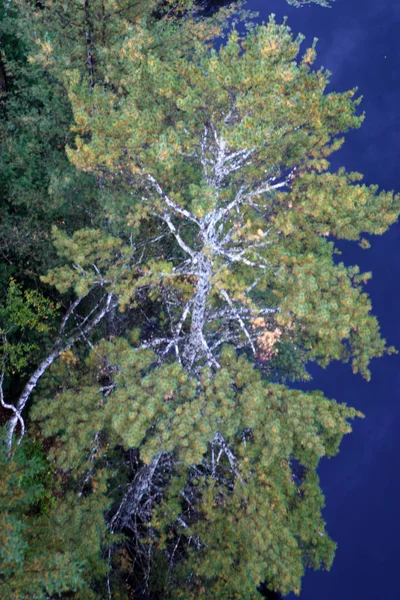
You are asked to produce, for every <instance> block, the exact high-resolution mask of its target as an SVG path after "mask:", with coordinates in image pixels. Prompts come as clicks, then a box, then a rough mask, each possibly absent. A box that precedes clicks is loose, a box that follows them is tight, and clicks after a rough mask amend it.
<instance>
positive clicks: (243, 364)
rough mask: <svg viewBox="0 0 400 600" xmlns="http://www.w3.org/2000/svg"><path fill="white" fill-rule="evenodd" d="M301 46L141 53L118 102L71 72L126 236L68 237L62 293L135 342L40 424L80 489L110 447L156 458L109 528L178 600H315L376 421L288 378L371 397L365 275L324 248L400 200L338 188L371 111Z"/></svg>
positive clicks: (90, 364)
mask: <svg viewBox="0 0 400 600" xmlns="http://www.w3.org/2000/svg"><path fill="white" fill-rule="evenodd" d="M133 39H134V38H133ZM301 42H302V38H301V37H297V38H294V37H293V35H292V33H291V31H290V29H289V27H288V26H287V25H286V23H284V24H282V25H279V24H277V23H276V22H275V20H274V17H271V18H270V21H269V23H268V24H266V25H263V26H261V27H258V28H256V29H255V30H254V31H252V32H251V33H250V34H248V35H247V36H246V37H245V38H243V39H241V38H240V36H239V34H238V33H237V32H236V31H233V32H232V33H231V35H230V37H229V40H228V42H227V44H226V45H225V46H223V47H222V48H221V49H220V50H219V51H218V52H217V51H215V50H208V49H206V48H204V47H203V46H197V47H196V49H195V53H194V54H193V55H192V56H191V60H186V59H185V58H184V57H179V59H177V60H173V59H172V58H171V60H170V61H169V62H168V63H166V62H165V61H164V60H162V59H161V58H160V57H158V56H157V55H156V54H155V53H151V52H149V53H147V54H146V56H145V57H143V56H142V55H139V54H138V53H137V51H136V46H135V45H134V44H133V43H132V44H129V42H127V43H126V44H125V46H124V60H125V61H126V62H127V65H129V73H128V74H127V76H126V78H125V80H124V88H123V90H120V89H105V88H104V86H103V85H101V86H100V85H93V86H92V87H91V86H88V85H87V78H85V77H82V76H80V75H79V73H77V72H74V73H72V72H71V74H70V81H69V90H70V92H69V93H70V100H71V103H72V106H73V109H74V114H75V122H76V126H75V128H76V132H77V133H79V135H78V137H77V138H76V142H75V147H71V148H70V149H69V156H70V158H71V160H72V162H73V163H74V164H75V165H76V167H77V168H78V169H81V170H84V171H88V172H90V173H94V174H95V175H96V177H97V178H98V179H99V181H101V185H102V186H103V187H104V188H105V189H108V188H111V187H112V188H113V190H114V194H115V190H120V199H121V202H120V204H118V195H114V197H113V200H112V210H113V211H114V213H115V218H116V219H122V218H125V220H126V224H125V226H124V227H122V228H121V230H120V234H119V236H118V237H116V236H115V234H112V235H110V236H108V237H105V236H104V235H101V234H100V232H99V231H96V230H94V229H93V230H91V229H85V230H82V231H79V232H76V233H75V234H74V235H73V236H72V237H70V236H68V235H67V234H65V233H64V232H62V231H61V230H59V229H57V230H55V231H54V238H55V243H56V247H57V249H58V252H59V254H60V256H62V257H64V259H65V266H63V267H60V268H58V269H56V270H53V271H51V272H50V273H49V274H48V276H47V277H46V279H45V281H46V282H47V283H49V284H53V285H55V286H56V287H58V289H59V291H60V292H66V291H67V290H68V289H74V290H75V292H76V294H78V295H80V294H85V293H87V290H88V289H90V287H91V286H94V285H98V286H99V285H102V286H104V288H105V289H106V290H107V291H108V293H110V294H111V293H112V294H113V296H115V297H117V298H118V299H119V303H120V308H121V309H122V310H125V311H126V312H127V319H128V321H129V320H130V322H131V323H132V325H133V326H134V327H133V330H132V332H131V334H130V337H129V339H125V340H123V339H113V340H110V341H107V342H101V343H100V344H99V345H97V346H96V347H95V348H94V349H93V352H92V353H91V355H90V356H89V357H88V359H87V362H86V363H85V366H84V370H85V372H86V373H87V375H86V376H85V377H86V379H82V375H77V376H76V378H75V379H74V381H75V382H76V383H73V384H72V386H68V385H65V384H64V392H63V393H62V395H61V398H62V401H61V403H60V404H58V403H56V404H54V403H53V402H52V401H51V395H50V396H48V398H47V399H46V398H45V397H43V399H42V400H41V401H40V402H38V403H37V406H36V408H35V410H34V413H33V414H34V417H35V419H36V420H38V422H39V424H40V427H41V428H42V431H43V433H44V434H45V435H46V436H49V435H55V436H56V437H57V439H59V440H60V441H61V442H62V446H61V448H60V449H58V451H57V454H58V457H59V460H60V461H61V462H60V464H61V465H62V468H64V469H68V468H74V465H76V464H77V463H79V461H80V457H81V455H82V451H83V455H84V456H89V455H90V453H91V451H92V449H93V444H94V440H96V439H103V440H108V443H110V445H111V446H113V445H119V444H121V445H122V446H123V447H124V448H125V449H126V450H129V449H130V448H137V449H138V450H139V454H140V460H141V461H142V463H141V465H139V466H138V467H137V471H135V474H134V476H133V477H132V481H131V483H127V484H126V491H125V493H124V494H123V496H122V498H120V499H119V501H118V502H117V503H116V505H115V506H114V511H113V514H112V516H111V517H110V519H109V526H110V528H111V529H112V531H114V532H117V531H122V530H123V531H125V532H128V534H129V535H130V536H131V538H133V539H134V540H136V545H135V552H136V553H137V554H141V556H142V558H141V560H144V556H145V555H147V556H150V559H148V565H147V568H148V569H149V570H150V578H151V580H152V585H153V587H154V589H155V590H156V589H158V590H159V593H161V595H162V596H163V597H171V598H178V597H184V598H190V597H193V598H197V597H201V596H202V595H203V596H205V597H213V598H239V597H240V598H253V597H255V595H256V594H257V591H256V590H257V586H258V585H259V584H260V583H261V581H263V580H266V581H267V582H268V586H269V588H270V589H275V590H276V589H280V590H281V591H282V592H283V593H287V592H289V591H291V590H292V591H295V592H296V593H298V592H299V589H300V583H301V577H302V576H303V573H304V569H305V568H306V567H308V566H310V567H313V568H321V567H324V568H329V567H330V565H331V563H332V559H333V554H334V543H333V542H332V541H331V540H330V539H329V537H328V536H327V534H326V531H325V529H324V522H323V519H322V517H321V508H322V506H323V495H322V492H321V490H320V488H319V484H318V477H317V474H316V469H317V466H318V462H319V460H320V458H321V457H322V456H332V455H334V454H335V453H336V452H337V450H338V447H339V444H340V441H341V439H342V436H343V434H345V433H348V432H349V431H350V427H349V424H348V420H349V419H351V418H353V417H355V416H360V415H359V413H356V411H354V410H353V409H350V408H347V407H346V406H340V405H337V404H336V403H335V402H333V401H330V400H328V399H326V398H325V397H324V396H323V395H322V394H321V393H319V392H314V393H312V394H306V393H302V392H299V391H296V390H291V389H290V388H288V387H286V386H284V385H281V384H279V383H277V382H276V377H277V374H279V373H280V376H281V377H283V378H284V379H285V377H287V376H289V375H291V376H292V377H295V376H296V377H303V378H306V377H307V372H306V370H305V365H306V363H307V362H309V361H317V362H318V363H319V364H321V365H323V366H326V365H328V364H329V363H330V362H331V361H332V360H343V361H349V360H351V362H352V367H353V371H354V372H358V371H359V372H360V373H361V374H362V375H363V376H364V377H366V378H369V370H368V364H369V361H370V360H371V358H373V357H375V356H381V355H382V354H383V352H385V351H391V349H387V348H386V347H385V342H384V340H383V339H382V338H381V337H380V335H379V327H378V324H377V321H376V319H375V318H374V317H373V316H372V315H371V314H370V308H371V306H370V302H369V299H368V296H367V295H366V294H365V292H364V290H363V286H362V284H363V283H365V282H366V281H367V280H368V278H369V274H368V273H367V274H361V273H359V270H358V268H357V267H345V265H344V264H343V263H337V262H335V261H334V252H335V246H334V243H333V241H328V240H327V239H326V238H327V237H328V236H331V237H332V238H342V239H343V238H344V239H351V240H360V239H361V235H362V233H363V232H369V233H375V234H377V233H383V232H384V231H385V230H386V229H387V227H388V226H389V225H390V224H391V223H393V222H394V221H395V220H396V219H397V216H398V212H399V197H398V196H396V195H394V194H393V193H388V192H381V193H378V190H377V186H370V187H367V186H365V185H361V184H359V183H358V182H359V181H360V179H361V176H360V175H359V174H358V173H346V171H345V170H344V169H343V168H342V169H340V170H339V171H338V172H336V173H331V172H329V171H328V168H329V162H328V157H329V155H330V154H331V153H332V152H334V151H335V150H337V149H338V148H340V146H341V145H342V143H343V138H340V137H338V136H339V135H340V134H341V133H343V132H346V131H347V130H348V129H350V128H355V127H359V126H360V125H361V122H362V120H363V116H357V114H356V111H357V107H358V105H359V103H360V99H357V98H355V93H356V90H350V91H349V92H345V93H340V94H339V93H335V92H331V93H326V91H325V90H326V86H327V84H328V80H329V74H328V73H327V72H326V71H324V70H323V69H320V70H318V71H315V70H313V68H312V65H313V62H314V60H315V55H316V54H315V47H314V45H313V46H312V47H311V48H308V49H306V50H305V52H304V53H303V54H302V55H300V44H301ZM138 82H140V84H139V83H138ZM361 243H362V244H364V242H363V241H362V240H361ZM141 312H142V313H144V318H142V319H141V318H140V317H139V318H138V315H140V313H141ZM150 315H152V317H151V319H150V318H149V317H150ZM146 321H147V323H146ZM78 365H79V366H78ZM76 368H77V369H82V366H81V363H80V362H79V361H77V367H76ZM100 382H101V385H99V383H100ZM82 384H83V385H82ZM77 397H79V398H80V401H81V403H82V408H83V410H82V412H80V413H79V414H77V413H76V411H74V405H75V403H76V398H77ZM60 411H61V412H60ZM61 413H62V414H61ZM62 415H63V417H62ZM62 418H63V419H64V420H65V418H67V425H66V426H64V425H63V426H62V427H61V428H60V423H61V422H62ZM70 431H75V432H76V436H75V438H74V439H71V436H70V435H69V432H70ZM108 451H109V450H107V443H105V444H104V445H103V446H102V452H104V453H105V456H106V455H107V452H108ZM299 472H300V473H301V476H299V475H298V473H299ZM152 513H153V516H152ZM146 524H147V527H148V530H147V533H146V531H143V526H144V525H146ZM141 539H142V546H140V544H139V546H137V542H138V541H140V540H141ZM149 544H150V547H153V553H152V554H151V553H150V555H149V551H148V548H149ZM159 544H161V548H162V550H161V549H160V548H158V546H159ZM255 557H257V558H256V559H255ZM135 560H136V559H135ZM152 561H153V562H152ZM152 565H153V566H152Z"/></svg>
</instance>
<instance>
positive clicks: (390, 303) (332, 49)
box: [247, 0, 400, 600]
mask: <svg viewBox="0 0 400 600" xmlns="http://www.w3.org/2000/svg"><path fill="white" fill-rule="evenodd" d="M247 6H248V7H249V8H251V9H252V10H257V11H259V13H260V17H259V19H258V20H260V21H262V20H267V19H268V15H269V14H270V13H271V12H273V13H275V15H276V17H277V20H278V22H281V20H282V18H283V16H284V15H287V16H288V24H289V25H290V26H291V28H292V29H293V31H294V32H295V33H298V32H301V33H303V34H305V35H306V41H305V42H304V43H303V47H305V46H306V44H307V45H308V44H311V42H312V40H313V38H314V37H317V38H319V42H318V44H317V51H318V63H317V64H318V66H319V65H323V66H324V67H326V68H327V69H329V70H330V71H332V77H331V84H330V89H335V90H337V91H344V90H346V89H349V88H352V87H354V86H358V88H359V93H360V94H362V95H363V97H364V99H363V102H362V105H361V108H362V110H365V111H366V119H365V121H364V124H363V126H362V128H361V129H359V130H357V131H355V132H351V133H349V134H348V135H347V141H346V144H345V146H344V147H343V148H342V150H341V151H340V152H338V153H336V154H335V155H333V157H334V158H333V160H332V167H333V168H334V169H336V168H338V167H339V166H341V165H344V166H345V167H346V168H347V170H353V171H359V172H361V173H363V174H364V175H365V179H364V181H365V183H367V184H372V183H376V184H378V185H379V186H380V187H381V188H382V189H387V190H391V189H394V190H396V191H399V192H400V160H399V158H400V157H399V154H400V152H399V150H400V48H399V30H400V3H398V2H396V0H351V1H349V0H336V2H335V3H334V4H333V7H332V8H331V9H325V8H322V7H320V6H317V5H315V6H314V5H308V6H306V7H303V8H301V9H295V8H293V7H290V6H288V5H287V4H286V3H285V1H284V0H250V2H248V4H247ZM370 240H371V242H372V248H371V249H370V250H366V251H365V250H364V251H363V250H361V249H360V248H359V247H358V246H357V244H356V243H347V242H346V243H341V244H340V246H339V247H340V249H341V250H342V251H343V256H342V257H341V258H342V260H344V262H345V263H346V264H354V263H357V264H359V265H360V267H361V268H362V269H363V270H368V271H369V270H371V271H372V272H373V279H372V281H371V282H369V284H368V286H367V291H368V292H369V294H370V296H371V298H372V301H373V307H374V313H375V314H376V315H377V316H378V318H379V320H380V323H381V328H382V332H383V335H384V337H385V338H386V339H387V341H388V343H389V344H393V345H395V346H397V348H399V349H400V310H399V309H398V305H399V304H400V301H399V297H400V293H399V288H400V260H399V258H400V226H399V225H395V226H393V227H392V228H391V229H390V231H389V232H388V233H386V234H385V235H384V236H382V237H372V238H370ZM399 367H400V355H397V356H391V357H385V358H383V359H380V360H376V361H374V362H373V364H372V381H371V382H370V383H366V382H365V381H363V380H362V379H361V377H359V376H354V375H353V374H352V373H351V369H350V367H349V366H348V365H332V366H330V367H329V368H328V369H327V370H326V371H323V370H322V369H313V371H312V373H313V376H314V379H313V381H312V383H311V384H310V386H308V387H311V388H315V389H322V390H323V391H324V392H325V394H326V395H327V396H328V397H331V398H335V399H337V400H338V401H340V402H346V403H347V404H350V405H352V406H355V407H357V408H358V409H360V410H361V411H363V412H364V413H365V415H366V419H364V420H358V421H356V422H355V424H354V432H353V434H352V435H350V436H347V437H346V439H345V440H344V442H343V444H342V447H341V452H340V454H339V455H338V456H337V457H335V458H333V459H331V460H325V461H323V463H322V465H321V468H320V476H321V481H322V487H323V489H324V492H325V494H326V503H327V506H326V509H325V511H324V515H325V518H326V520H327V523H328V531H329V533H330V535H331V536H332V537H333V539H334V540H335V541H337V542H338V544H339V548H338V551H337V555H336V559H335V562H334V565H333V567H332V570H331V571H330V573H327V572H318V573H313V572H312V571H309V572H308V574H307V576H306V577H305V579H304V583H303V590H302V594H301V596H300V598H301V600H383V599H385V600H392V599H393V600H396V599H397V598H400V586H399V584H398V573H399V569H400V566H399V562H400V545H399V542H398V540H399V539H400V519H399V514H400V499H399V496H400V469H399V466H400V458H399V457H400V402H399V386H400V368H399ZM293 598H294V596H293Z"/></svg>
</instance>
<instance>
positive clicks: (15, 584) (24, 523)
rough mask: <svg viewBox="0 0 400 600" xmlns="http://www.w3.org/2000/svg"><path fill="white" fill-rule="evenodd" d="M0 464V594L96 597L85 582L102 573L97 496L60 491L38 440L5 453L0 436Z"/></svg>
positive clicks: (100, 508)
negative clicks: (78, 593) (80, 495)
mask: <svg viewBox="0 0 400 600" xmlns="http://www.w3.org/2000/svg"><path fill="white" fill-rule="evenodd" d="M0 462H1V473H2V477H1V482H0V504H1V507H0V515H1V517H0V518H1V527H0V531H1V544H0V548H1V550H0V560H1V566H0V595H1V597H2V598H10V600H11V599H15V600H17V598H27V597H31V596H34V597H35V598H38V599H43V600H45V598H48V597H49V595H55V594H61V593H63V592H76V591H78V590H80V594H81V596H79V597H81V598H88V599H89V598H94V597H96V598H100V597H102V595H101V594H99V595H96V596H94V595H93V593H92V592H91V591H90V585H93V583H95V582H96V579H100V578H102V577H104V575H105V573H106V571H107V564H106V563H105V561H103V560H102V558H101V545H102V542H103V540H105V525H104V518H103V512H104V510H105V508H106V507H107V501H105V500H104V498H103V497H102V496H101V494H97V495H96V494H91V495H88V496H86V497H79V496H78V495H77V494H76V493H71V492H69V493H67V492H66V493H62V494H60V493H59V491H57V487H56V473H55V472H53V470H52V469H53V467H52V465H51V464H50V463H49V462H48V461H47V460H46V457H45V454H44V452H43V450H42V449H41V448H40V446H39V445H38V442H35V441H31V440H27V441H25V440H23V441H22V442H21V444H20V445H19V446H18V447H17V448H16V449H14V450H13V451H12V454H11V456H7V455H6V447H5V444H4V443H3V440H2V443H1V444H0ZM83 531H84V535H82V532H83ZM85 594H86V595H85ZM77 597H78V596H77Z"/></svg>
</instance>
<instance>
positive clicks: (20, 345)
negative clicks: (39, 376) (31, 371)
mask: <svg viewBox="0 0 400 600" xmlns="http://www.w3.org/2000/svg"><path fill="white" fill-rule="evenodd" d="M58 308H59V306H58V305H56V304H54V303H53V302H52V301H50V300H49V299H48V298H45V297H44V296H43V295H42V294H41V293H40V292H39V291H37V290H29V289H25V290H23V289H22V286H21V285H20V284H18V283H17V282H16V281H15V279H10V281H9V285H8V289H7V292H6V296H5V298H4V300H3V303H2V304H1V305H0V336H1V338H2V347H1V352H0V362H1V366H2V369H1V370H2V372H3V374H12V373H16V372H21V371H23V370H24V369H25V368H26V367H27V366H28V365H29V363H30V361H31V360H32V359H34V357H35V355H36V354H37V353H38V351H39V349H40V343H41V342H42V343H43V340H44V339H45V338H44V337H43V336H44V334H49V332H50V331H51V326H52V322H53V321H54V318H55V315H56V312H57V309H58Z"/></svg>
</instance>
